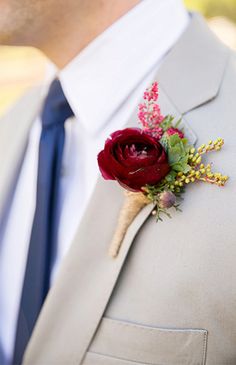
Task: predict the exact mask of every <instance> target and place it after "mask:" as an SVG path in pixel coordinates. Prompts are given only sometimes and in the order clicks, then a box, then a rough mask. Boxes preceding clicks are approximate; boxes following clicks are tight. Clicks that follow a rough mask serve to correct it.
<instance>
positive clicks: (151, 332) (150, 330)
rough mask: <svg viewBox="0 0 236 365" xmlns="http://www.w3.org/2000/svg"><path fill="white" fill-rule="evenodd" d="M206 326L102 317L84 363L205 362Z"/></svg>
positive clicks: (173, 364) (155, 364)
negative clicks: (164, 325)
mask: <svg viewBox="0 0 236 365" xmlns="http://www.w3.org/2000/svg"><path fill="white" fill-rule="evenodd" d="M206 347H207V331H206V330H205V329H170V328H168V329H166V328H159V327H151V326H146V325H140V324H135V323H130V322H126V321H120V320H114V319H110V318H103V319H102V321H101V323H100V326H99V327H98V330H97V332H96V334H95V337H94V339H93V341H92V343H91V345H90V348H89V350H88V352H87V354H86V356H85V358H84V362H83V365H135V364H137V365H140V364H146V365H205V361H206V360H205V359H206Z"/></svg>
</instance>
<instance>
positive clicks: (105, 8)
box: [0, 0, 140, 68]
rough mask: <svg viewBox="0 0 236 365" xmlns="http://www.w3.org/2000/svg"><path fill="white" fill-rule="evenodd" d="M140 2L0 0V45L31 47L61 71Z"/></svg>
mask: <svg viewBox="0 0 236 365" xmlns="http://www.w3.org/2000/svg"><path fill="white" fill-rule="evenodd" d="M139 1H140V0H0V44H2V45H20V46H33V47H36V48H38V49H40V50H41V51H42V52H43V53H44V54H45V55H46V56H47V57H48V58H50V59H51V60H52V62H54V63H55V64H56V65H57V66H58V67H59V68H63V67H64V66H65V65H66V64H67V63H68V62H69V61H70V60H72V59H73V58H74V57H75V56H76V55H77V54H78V53H80V52H81V50H82V49H83V48H84V47H86V46H87V45H88V44H89V43H90V42H91V41H92V40H93V39H94V38H96V37H97V36H98V35H99V34H100V33H102V32H103V31H104V30H105V29H106V28H108V27H109V26H110V25H111V24H112V23H114V22H115V21H116V20H117V19H118V18H120V17H121V16H122V15H124V14H125V13H126V12H128V11H129V10H130V9H131V8H132V7H134V6H135V5H137V4H138V3H139Z"/></svg>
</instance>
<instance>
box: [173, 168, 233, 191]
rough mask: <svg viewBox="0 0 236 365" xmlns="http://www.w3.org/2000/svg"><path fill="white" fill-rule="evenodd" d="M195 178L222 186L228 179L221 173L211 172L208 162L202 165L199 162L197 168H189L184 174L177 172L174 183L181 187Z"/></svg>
mask: <svg viewBox="0 0 236 365" xmlns="http://www.w3.org/2000/svg"><path fill="white" fill-rule="evenodd" d="M196 180H199V181H204V182H208V183H211V184H216V185H218V186H224V185H225V183H226V181H227V180H228V176H226V175H222V174H221V173H219V172H212V170H211V165H210V164H208V165H204V164H203V163H201V164H200V166H199V168H198V169H197V170H196V169H194V168H191V170H190V171H189V172H188V173H186V174H184V173H183V172H179V173H178V174H177V177H176V181H175V185H176V186H179V187H183V186H184V185H185V184H189V183H193V182H195V181H196Z"/></svg>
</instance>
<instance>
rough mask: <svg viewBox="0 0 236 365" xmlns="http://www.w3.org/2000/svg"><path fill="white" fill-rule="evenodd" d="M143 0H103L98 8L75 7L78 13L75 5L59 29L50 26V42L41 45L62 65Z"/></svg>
mask: <svg viewBox="0 0 236 365" xmlns="http://www.w3.org/2000/svg"><path fill="white" fill-rule="evenodd" d="M139 2H140V0H129V1H127V0H119V1H117V0H116V1H110V2H109V1H101V4H100V6H97V7H95V8H92V7H91V8H90V7H89V6H85V8H84V9H81V11H78V9H75V10H77V13H76V14H73V9H72V10H71V12H67V14H65V16H64V17H62V18H61V20H60V24H58V28H57V29H55V24H54V26H52V28H51V29H50V26H49V37H44V39H47V42H44V43H42V44H39V45H37V47H38V48H39V49H40V50H41V51H42V52H43V53H44V54H46V56H47V57H48V58H50V59H51V61H52V62H54V63H55V64H56V66H57V67H58V68H59V69H62V68H63V67H65V66H66V65H67V64H68V63H69V62H70V61H71V60H72V59H73V58H74V57H75V56H76V55H78V54H79V53H80V52H81V51H82V50H83V49H84V48H85V47H86V46H87V45H88V44H89V43H90V42H92V41H93V40H94V39H95V38H96V37H97V36H98V35H99V34H101V33H102V32H103V31H104V30H105V29H107V28H108V27H109V26H111V25H112V24H113V23H114V22H115V21H116V20H118V19H119V18H120V17H121V16H123V15H124V14H125V13H127V12H128V11H129V10H131V9H132V8H133V7H134V6H135V5H137V4H138V3H139ZM75 10H74V11H75ZM47 31H48V29H47ZM50 31H51V32H50Z"/></svg>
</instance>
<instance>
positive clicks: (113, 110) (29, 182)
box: [0, 0, 188, 365]
mask: <svg viewBox="0 0 236 365" xmlns="http://www.w3.org/2000/svg"><path fill="white" fill-rule="evenodd" d="M187 24H188V14H187V12H186V10H185V8H184V6H183V4H182V1H181V0H143V1H141V2H140V4H138V5H137V6H136V7H134V8H133V9H132V10H131V11H129V12H128V13H127V14H126V15H124V16H123V17H121V18H120V19H119V20H118V21H116V22H115V23H114V24H113V25H112V26H111V27H109V28H108V29H107V30H106V31H105V32H103V33H102V34H101V35H99V36H98V37H97V38H96V39H95V40H94V41H93V42H92V43H90V44H89V45H88V46H87V47H86V48H85V49H84V50H83V51H82V52H81V53H80V54H79V55H78V56H77V57H76V58H75V59H74V60H72V61H71V62H70V63H69V64H68V65H67V66H66V67H65V68H64V69H63V70H62V71H61V72H59V73H58V76H59V78H60V80H61V83H62V87H63V90H64V93H65V95H66V97H67V99H68V101H69V103H70V105H71V107H72V109H73V111H74V114H75V118H72V119H69V120H67V121H66V123H65V129H66V141H65V147H64V157H63V168H62V176H61V192H60V224H59V233H58V252H57V257H56V260H55V263H54V266H53V269H52V275H51V283H53V281H54V278H55V275H56V272H57V270H58V267H59V266H60V263H61V261H62V259H63V257H64V256H65V254H66V252H67V250H68V248H69V246H70V244H71V242H72V240H73V237H74V235H75V231H76V229H77V227H78V225H79V223H80V220H81V217H82V216H83V214H84V211H85V209H86V206H87V203H88V200H89V198H90V196H91V194H92V191H93V189H94V187H95V183H96V179H97V176H98V166H97V158H96V157H97V154H98V152H99V151H100V150H101V149H102V147H103V145H104V141H105V139H106V138H107V137H108V135H109V134H110V133H111V132H113V131H114V130H116V129H119V128H122V127H123V125H124V124H125V122H126V121H127V120H128V118H129V117H130V115H131V113H132V112H133V110H134V108H135V107H136V106H137V104H138V102H139V100H140V98H141V96H142V94H143V92H144V90H145V89H146V87H147V86H148V85H149V83H150V82H151V81H152V79H153V77H154V73H155V72H156V70H157V68H158V67H159V65H160V63H161V62H162V60H163V58H164V56H165V54H166V53H167V52H168V51H169V50H170V48H171V47H172V46H173V45H174V43H175V42H176V41H177V39H178V38H179V37H180V35H181V33H182V32H183V31H184V29H185V28H186V26H187ZM40 131H41V121H40V118H39V117H38V118H37V119H36V120H35V121H34V123H33V125H32V129H31V132H30V136H29V144H28V147H27V151H26V154H25V157H24V161H23V165H22V168H21V172H20V175H19V178H18V181H17V186H16V190H15V193H14V196H13V198H12V204H11V207H10V213H9V215H8V220H7V223H6V226H5V230H4V235H3V238H2V242H0V351H1V348H2V350H3V355H4V359H5V360H4V363H5V364H8V363H10V361H11V357H12V353H13V347H14V337H15V331H16V322H17V315H18V309H19V303H20V297H21V290H22V285H23V279H24V270H25V266H26V259H27V250H28V246H29V240H30V233H31V226H32V221H33V216H34V210H35V197H36V179H37V161H38V146H39V139H40ZM1 365H3V364H1Z"/></svg>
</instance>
